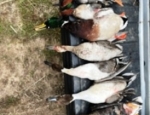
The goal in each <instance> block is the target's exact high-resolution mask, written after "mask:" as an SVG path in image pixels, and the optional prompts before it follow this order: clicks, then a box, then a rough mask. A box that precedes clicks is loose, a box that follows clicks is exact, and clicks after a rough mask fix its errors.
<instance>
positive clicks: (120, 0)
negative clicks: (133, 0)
mask: <svg viewBox="0 0 150 115" xmlns="http://www.w3.org/2000/svg"><path fill="white" fill-rule="evenodd" d="M114 2H116V3H117V4H119V5H120V6H123V3H122V0H114Z"/></svg>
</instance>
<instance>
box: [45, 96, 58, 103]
mask: <svg viewBox="0 0 150 115" xmlns="http://www.w3.org/2000/svg"><path fill="white" fill-rule="evenodd" d="M46 102H57V97H48V98H47V99H46Z"/></svg>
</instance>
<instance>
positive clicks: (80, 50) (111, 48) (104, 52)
mask: <svg viewBox="0 0 150 115" xmlns="http://www.w3.org/2000/svg"><path fill="white" fill-rule="evenodd" d="M47 48H48V49H49V50H55V51H57V52H66V51H69V52H72V53H74V54H76V55H77V56H78V57H79V58H81V59H84V60H87V61H106V60H110V59H111V58H114V57H118V56H121V55H122V54H121V53H122V46H120V45H119V44H112V43H110V42H108V41H97V42H85V43H82V44H79V45H78V46H67V45H62V46H48V47H47Z"/></svg>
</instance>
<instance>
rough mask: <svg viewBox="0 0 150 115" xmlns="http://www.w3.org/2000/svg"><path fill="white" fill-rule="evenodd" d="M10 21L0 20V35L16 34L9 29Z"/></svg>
mask: <svg viewBox="0 0 150 115" xmlns="http://www.w3.org/2000/svg"><path fill="white" fill-rule="evenodd" d="M10 25H11V24H10V23H6V22H2V21H0V37H4V36H6V34H7V35H8V36H16V33H15V32H14V31H13V30H12V29H11V27H10Z"/></svg>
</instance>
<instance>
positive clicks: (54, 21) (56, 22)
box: [45, 17, 64, 28]
mask: <svg viewBox="0 0 150 115" xmlns="http://www.w3.org/2000/svg"><path fill="white" fill-rule="evenodd" d="M63 23H64V20H62V19H61V18H57V17H51V18H50V19H48V20H47V21H46V22H45V24H46V26H47V28H58V27H61V25H62V24H63Z"/></svg>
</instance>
